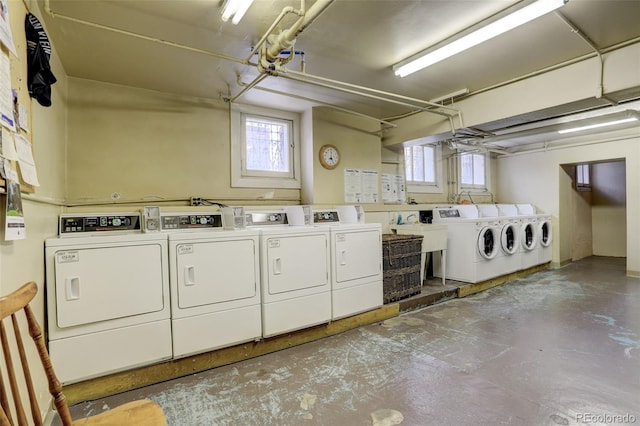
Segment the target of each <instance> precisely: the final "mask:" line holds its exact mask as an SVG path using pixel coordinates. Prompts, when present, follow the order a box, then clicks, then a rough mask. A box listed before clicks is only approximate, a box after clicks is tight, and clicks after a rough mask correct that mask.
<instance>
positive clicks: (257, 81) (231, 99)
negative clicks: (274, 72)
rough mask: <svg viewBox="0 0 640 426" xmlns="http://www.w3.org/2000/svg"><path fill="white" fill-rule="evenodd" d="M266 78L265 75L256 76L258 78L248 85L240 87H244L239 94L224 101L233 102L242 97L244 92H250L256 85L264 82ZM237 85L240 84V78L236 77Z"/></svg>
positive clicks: (244, 84)
mask: <svg viewBox="0 0 640 426" xmlns="http://www.w3.org/2000/svg"><path fill="white" fill-rule="evenodd" d="M267 77H268V75H267V74H258V76H257V77H256V78H254V79H253V81H252V82H251V83H248V84H246V83H243V84H242V86H244V88H243V89H242V90H241V91H240V93H238V94H237V95H235V96H234V97H233V98H228V99H225V101H227V102H235V101H236V100H237V99H238V98H239V97H240V96H242V95H244V94H245V92H248V91H249V90H251V89H252V88H253V87H254V86H255V85H256V84H258V83H260V82H261V81H262V80H264V79H265V78H267ZM238 83H240V76H238Z"/></svg>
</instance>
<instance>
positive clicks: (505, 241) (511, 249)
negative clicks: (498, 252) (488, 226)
mask: <svg viewBox="0 0 640 426" xmlns="http://www.w3.org/2000/svg"><path fill="white" fill-rule="evenodd" d="M500 246H501V247H502V250H504V252H505V253H507V254H514V253H515V252H517V251H518V234H517V230H516V226H515V225H514V224H513V223H508V224H506V225H505V226H503V227H502V232H501V233H500Z"/></svg>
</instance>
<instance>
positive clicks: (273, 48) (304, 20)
mask: <svg viewBox="0 0 640 426" xmlns="http://www.w3.org/2000/svg"><path fill="white" fill-rule="evenodd" d="M334 1H335V0H317V1H316V2H315V3H314V4H313V5H312V6H311V7H310V8H309V10H307V11H304V0H302V7H301V9H302V10H303V15H302V16H301V17H300V19H298V20H297V21H296V22H295V23H294V24H293V26H291V28H289V29H286V30H284V31H282V32H281V33H280V34H278V36H276V37H274V38H273V40H271V44H270V45H269V47H268V48H267V50H266V52H265V53H266V59H267V61H269V62H274V61H275V60H276V59H277V58H278V55H280V52H282V51H283V50H288V49H290V48H291V46H293V43H294V42H295V39H296V37H297V36H298V34H300V33H301V32H302V31H304V29H305V28H306V27H308V26H309V25H311V24H312V23H313V21H315V20H316V18H317V17H318V16H320V14H321V13H322V12H324V11H325V10H326V9H327V8H328V7H329V6H331V4H332V3H333V2H334Z"/></svg>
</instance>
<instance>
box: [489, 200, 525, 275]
mask: <svg viewBox="0 0 640 426" xmlns="http://www.w3.org/2000/svg"><path fill="white" fill-rule="evenodd" d="M495 208H496V209H497V210H498V217H499V219H500V225H501V228H500V250H501V255H502V262H503V265H504V273H505V274H510V273H512V272H516V271H519V270H520V269H521V267H522V259H521V258H520V257H521V256H520V246H521V245H520V227H521V225H520V219H519V218H518V209H517V207H516V206H515V204H496V205H495Z"/></svg>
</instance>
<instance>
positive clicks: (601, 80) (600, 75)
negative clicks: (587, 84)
mask: <svg viewBox="0 0 640 426" xmlns="http://www.w3.org/2000/svg"><path fill="white" fill-rule="evenodd" d="M555 14H556V16H557V17H559V18H560V19H561V20H562V22H564V23H565V24H567V26H568V27H569V28H571V32H573V33H574V34H576V35H577V36H578V37H580V38H581V39H582V40H583V41H584V42H585V43H587V44H588V45H589V47H590V48H592V49H593V51H594V52H595V54H596V55H597V56H598V59H599V60H600V67H599V70H598V71H599V72H598V89H597V92H596V99H600V98H604V99H606V100H607V101H609V103H611V104H612V105H616V104H617V103H616V102H614V101H612V100H611V99H609V98H607V97H606V96H604V58H603V57H602V53H601V52H600V49H598V47H597V46H596V44H595V43H594V42H593V41H592V40H591V38H589V36H587V35H586V34H585V33H584V32H583V31H581V30H580V28H578V27H577V26H576V25H575V24H574V23H573V22H571V21H570V20H569V18H567V17H566V16H564V15H563V14H562V13H560V12H558V11H556V12H555Z"/></svg>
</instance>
